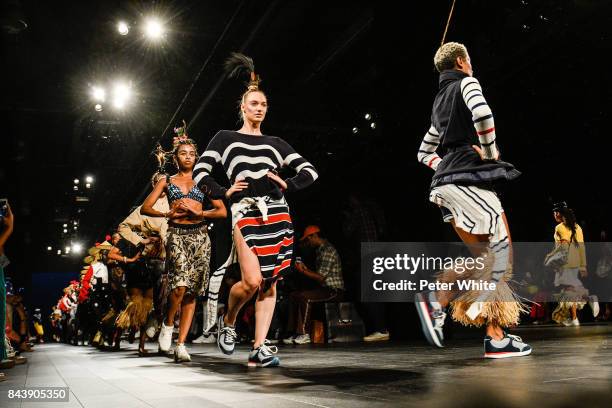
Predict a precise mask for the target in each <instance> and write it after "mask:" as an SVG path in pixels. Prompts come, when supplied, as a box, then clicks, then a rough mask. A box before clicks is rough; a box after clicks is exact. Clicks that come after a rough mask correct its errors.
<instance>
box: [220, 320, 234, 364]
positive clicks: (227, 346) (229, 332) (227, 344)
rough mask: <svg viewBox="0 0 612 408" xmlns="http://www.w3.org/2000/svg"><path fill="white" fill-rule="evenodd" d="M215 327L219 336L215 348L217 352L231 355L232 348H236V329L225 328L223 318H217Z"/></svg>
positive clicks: (231, 327)
mask: <svg viewBox="0 0 612 408" xmlns="http://www.w3.org/2000/svg"><path fill="white" fill-rule="evenodd" d="M217 327H218V328H219V335H218V336H217V346H218V347H219V350H221V352H222V353H223V354H227V355H230V354H233V353H234V348H235V347H236V338H237V337H238V335H237V334H236V329H235V328H234V327H233V326H226V325H225V322H224V321H223V316H220V317H219V322H218V323H217Z"/></svg>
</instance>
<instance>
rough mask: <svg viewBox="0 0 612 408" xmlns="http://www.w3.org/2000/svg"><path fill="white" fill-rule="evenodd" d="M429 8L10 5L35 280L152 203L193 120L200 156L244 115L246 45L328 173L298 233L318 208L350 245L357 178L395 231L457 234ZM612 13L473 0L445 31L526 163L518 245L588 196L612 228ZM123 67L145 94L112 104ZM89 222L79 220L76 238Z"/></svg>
mask: <svg viewBox="0 0 612 408" xmlns="http://www.w3.org/2000/svg"><path fill="white" fill-rule="evenodd" d="M420 3H423V4H420ZM420 3H414V2H388V4H387V3H384V2H365V1H363V2H362V1H248V0H244V1H236V0H225V1H167V2H153V1H142V2H125V1H87V2H77V1H63V2H38V1H27V0H22V1H18V0H3V1H2V8H3V13H2V15H3V17H2V27H3V31H2V45H3V50H2V55H3V59H2V60H3V61H4V64H3V65H4V68H5V70H4V72H5V74H3V75H4V80H3V81H2V96H1V102H0V110H1V113H2V118H3V122H4V123H5V124H6V125H5V129H4V135H3V136H1V138H0V140H1V150H0V154H1V156H0V158H1V160H2V162H1V166H0V195H2V196H4V195H6V196H7V197H8V198H9V199H10V201H11V202H12V203H13V206H14V207H15V210H16V214H17V225H18V227H17V231H16V234H15V238H14V239H13V240H12V242H11V243H10V247H11V249H12V250H13V254H14V255H13V258H14V264H15V265H16V269H20V270H23V276H24V277H25V276H28V275H29V274H30V273H32V272H37V271H46V270H50V271H64V270H66V271H69V270H70V271H73V270H78V269H79V268H80V260H79V259H80V257H76V256H57V255H56V249H58V248H60V249H61V248H62V247H64V246H65V245H66V244H67V243H68V242H70V241H71V240H72V241H74V242H77V241H78V242H82V243H83V244H85V245H86V246H89V245H91V244H93V243H94V242H96V241H100V240H102V239H103V238H104V235H105V234H106V233H108V232H110V231H111V230H112V229H113V228H114V227H115V226H116V225H117V223H118V222H119V221H120V220H121V219H122V218H123V217H124V216H126V215H127V214H128V212H129V210H130V208H132V206H134V205H137V204H139V203H140V202H141V201H142V199H143V198H144V195H145V194H146V192H147V185H148V184H147V180H148V179H149V177H150V176H151V174H152V173H153V171H154V170H155V167H156V165H155V162H154V159H153V157H152V156H151V154H150V153H151V151H152V150H153V148H154V146H155V144H156V143H157V142H158V141H159V142H161V143H162V144H164V145H165V146H166V147H168V145H169V143H170V140H171V128H172V127H173V126H174V125H175V124H177V123H179V121H180V120H182V119H185V120H187V121H188V123H189V131H190V135H191V136H192V137H193V138H194V139H195V140H196V141H197V142H198V143H199V145H200V150H202V149H203V148H204V147H205V145H206V143H207V142H208V140H210V138H211V137H212V136H213V135H214V134H215V132H216V131H217V130H219V129H227V128H235V127H236V126H237V115H236V109H235V108H236V100H237V99H238V97H239V95H240V93H241V90H242V86H243V85H242V83H241V81H236V80H227V79H225V77H224V74H223V70H222V63H223V60H224V59H225V58H226V57H227V56H228V55H229V53H230V52H231V51H243V52H245V53H246V54H248V55H250V56H252V57H253V59H254V61H255V65H256V68H257V70H258V72H259V73H260V75H261V77H262V78H263V80H264V82H263V87H264V88H265V90H266V92H267V94H268V98H269V101H270V105H271V109H270V112H269V115H268V118H267V120H266V123H265V128H264V131H265V132H266V133H268V134H274V135H278V136H281V137H283V138H285V139H286V140H287V141H289V142H290V143H291V144H292V145H293V146H294V147H295V148H296V150H298V151H300V152H301V153H302V154H303V155H304V156H305V157H307V158H309V159H310V160H311V161H312V162H313V163H314V164H315V165H316V166H317V167H318V168H319V170H320V173H321V176H322V177H321V179H320V181H319V182H318V184H317V185H316V186H315V187H313V188H311V189H310V190H309V191H306V192H304V193H300V194H298V195H297V196H295V197H294V198H292V200H293V202H292V207H293V211H294V218H295V220H296V225H297V226H298V228H299V227H301V226H303V225H304V224H305V223H307V222H311V221H317V222H320V223H322V224H323V225H324V226H325V227H326V229H327V230H329V231H332V232H331V235H332V236H334V234H335V235H336V236H337V237H338V239H339V237H340V234H339V232H338V231H340V230H341V228H340V226H339V225H338V221H337V220H338V213H339V211H340V210H341V208H342V205H343V201H344V199H345V197H346V195H347V193H348V192H349V191H359V192H361V193H363V194H364V195H366V196H368V197H369V198H371V199H374V200H377V201H378V202H380V204H381V205H383V207H384V208H385V210H386V215H387V218H388V219H389V220H391V221H393V222H390V233H389V238H390V239H392V240H397V241H407V240H411V241H423V240H436V239H441V238H440V231H442V230H443V229H445V226H444V225H441V223H440V222H439V216H438V214H437V213H436V210H435V208H432V206H430V205H429V204H428V203H427V198H426V197H427V194H426V193H427V186H428V183H429V177H430V174H429V173H428V172H427V169H426V168H421V167H422V166H420V165H419V164H418V163H417V162H416V150H417V148H418V144H419V142H420V139H421V137H422V134H423V133H424V131H425V130H426V129H427V127H428V125H429V123H428V118H429V114H430V109H431V101H432V98H433V95H434V94H435V90H436V82H437V75H436V74H435V72H434V70H433V67H432V63H431V60H432V55H433V53H434V52H435V49H436V47H437V46H438V45H439V42H440V38H441V35H442V31H443V28H444V24H445V22H446V17H447V14H448V10H449V6H450V3H451V2H450V1H431V2H420ZM407 5H408V7H407ZM150 14H154V15H157V16H158V17H159V18H160V19H161V20H162V21H164V22H165V24H166V26H167V27H168V34H167V37H166V39H165V40H164V41H163V42H162V43H161V44H155V43H151V42H150V41H147V40H146V39H144V38H143V37H142V34H141V33H140V28H141V27H140V26H141V24H142V21H143V18H144V17H146V16H148V15H150ZM610 16H612V7H611V6H610V2H598V1H586V0H582V1H578V0H560V1H552V0H550V1H531V0H529V1H527V0H516V1H514V0H513V1H506V2H503V5H502V4H500V2H491V1H484V0H482V1H478V0H458V1H457V6H456V9H455V14H454V17H453V20H452V22H451V26H450V29H449V33H448V37H447V40H455V41H460V42H464V43H465V44H466V45H467V46H468V49H469V50H470V53H471V56H472V61H473V63H474V67H475V71H476V72H475V75H476V76H477V77H478V78H479V79H480V81H481V83H483V86H484V90H485V95H486V96H487V99H488V100H489V102H490V104H491V106H492V107H493V109H494V112H495V115H496V127H497V128H498V137H499V143H500V145H501V149H502V151H503V154H504V158H505V159H506V160H508V161H511V162H513V163H514V164H516V165H517V167H518V168H519V169H521V170H522V171H523V173H524V176H523V178H522V180H521V181H520V182H517V183H516V185H514V186H510V187H508V189H507V190H506V191H502V193H504V200H505V201H504V202H505V206H506V209H507V211H508V212H509V214H510V217H511V224H512V225H513V227H512V229H513V232H514V233H515V236H517V237H518V239H520V240H523V241H540V240H548V239H549V238H550V235H551V233H550V231H551V220H550V212H549V201H550V200H551V199H559V198H564V199H567V200H568V201H570V203H571V204H572V205H573V206H574V207H576V209H577V211H578V212H579V216H582V217H583V218H584V222H585V223H586V224H587V225H589V226H590V232H591V236H595V235H596V234H599V230H600V229H602V228H609V221H608V220H607V218H609V217H607V214H606V210H607V208H608V207H609V206H608V205H607V204H604V200H603V194H604V193H603V192H602V191H601V189H599V188H596V187H595V188H594V186H601V185H603V184H609V183H608V182H607V177H606V176H607V175H608V174H609V170H608V166H609V165H608V162H607V161H606V160H605V155H606V153H605V150H603V149H602V147H603V146H606V148H607V146H608V145H609V142H607V138H608V137H609V131H608V126H607V123H608V122H609V119H610V118H609V99H610V98H609V97H610V85H609V81H608V80H607V79H605V80H604V79H603V78H602V77H603V76H605V73H604V72H601V71H605V69H606V68H607V65H605V64H604V62H603V61H605V60H607V57H608V56H609V54H610V51H611V50H610V44H611V41H610V29H609V27H610V26H611V24H610V23H611V21H610ZM119 19H122V20H125V21H127V22H128V23H129V24H130V26H131V31H130V33H129V34H128V35H127V36H121V35H119V34H118V33H117V31H116V28H115V25H116V23H117V21H118V20H119ZM22 22H25V24H27V27H24V24H23V23H22ZM117 78H119V79H124V80H126V81H131V83H132V84H133V87H134V89H135V90H136V91H137V96H136V97H135V98H134V100H133V103H132V105H131V106H130V107H129V109H126V111H125V112H124V113H117V112H115V111H113V110H112V109H111V108H110V107H109V108H105V109H104V110H103V111H102V112H96V111H95V110H94V109H93V105H94V102H92V101H91V98H90V95H89V92H90V86H91V85H94V84H103V85H104V84H107V83H109V81H112V80H115V79H117ZM366 112H370V113H372V114H373V115H374V120H375V121H377V127H376V129H375V130H372V129H369V127H368V125H369V123H368V122H367V121H365V119H364V118H363V115H364V114H365V113H366ZM354 127H357V128H359V132H358V133H357V134H354V133H353V132H352V129H353V128H354ZM85 175H91V176H93V177H94V179H95V181H94V183H93V185H92V188H91V189H85V188H83V178H84V176H85ZM74 178H79V179H81V182H80V185H79V191H74V190H73V186H74V184H73V179H74ZM83 200H87V201H83ZM400 214H401V215H400ZM512 220H515V221H514V222H512ZM74 221H76V222H78V228H77V231H74V230H73V229H70V227H69V233H67V234H64V233H63V231H62V230H63V224H64V223H66V224H70V225H74V224H73V223H74ZM515 239H516V237H515ZM47 246H51V247H52V248H53V251H51V252H48V251H47ZM24 279H25V278H24Z"/></svg>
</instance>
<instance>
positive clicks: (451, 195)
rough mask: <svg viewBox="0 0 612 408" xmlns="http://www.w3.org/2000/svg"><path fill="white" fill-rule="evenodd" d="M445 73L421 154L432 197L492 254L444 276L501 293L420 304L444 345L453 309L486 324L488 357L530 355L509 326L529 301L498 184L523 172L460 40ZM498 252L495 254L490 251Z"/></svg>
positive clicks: (444, 60) (470, 240)
mask: <svg viewBox="0 0 612 408" xmlns="http://www.w3.org/2000/svg"><path fill="white" fill-rule="evenodd" d="M434 63H435V65H436V69H437V70H438V72H440V90H439V91H438V94H437V95H436V98H435V101H434V105H433V109H432V115H431V126H430V128H429V130H428V131H427V133H426V134H425V137H424V138H423V141H422V142H421V146H420V148H419V152H418V155H417V158H418V160H419V161H420V162H421V163H423V164H425V165H426V166H428V167H430V168H431V169H433V170H435V174H434V176H433V180H432V184H431V187H432V188H431V192H430V197H429V198H430V201H432V202H433V203H435V204H437V205H438V206H439V207H440V209H441V210H442V215H443V219H444V221H445V222H449V223H451V225H452V226H453V228H454V229H455V231H456V232H457V234H458V235H459V237H460V238H461V240H462V241H463V242H464V243H466V244H467V245H468V247H469V249H470V250H471V252H472V254H473V256H474V257H477V256H488V258H487V259H492V261H490V263H489V265H488V267H487V269H486V271H472V272H471V273H463V274H462V275H461V276H459V275H458V274H457V273H455V272H454V271H444V272H443V273H442V274H441V275H440V276H439V278H438V279H439V280H440V281H445V282H453V281H455V280H457V279H474V280H478V279H482V278H484V279H486V280H488V281H489V282H493V283H495V284H496V287H497V289H496V290H495V291H494V292H493V293H482V292H477V291H470V292H465V293H462V294H458V293H456V292H450V291H438V292H429V293H421V294H418V295H417V299H416V307H417V311H418V312H419V316H420V318H421V323H422V328H423V332H424V333H425V336H426V337H427V339H428V341H429V342H430V343H431V344H432V345H435V346H438V347H443V337H444V336H443V332H442V327H443V324H444V319H445V316H446V313H445V309H446V306H447V305H449V304H450V305H451V306H452V309H453V318H454V319H455V320H457V321H459V322H460V323H462V324H465V325H468V326H469V325H475V326H482V325H486V336H485V341H484V346H485V354H484V355H485V357H487V358H503V357H512V356H524V355H527V354H530V353H531V347H530V346H529V345H527V344H525V343H524V342H522V340H521V339H520V338H519V337H517V336H513V335H510V334H508V333H506V332H505V331H504V329H503V328H504V327H508V326H513V325H516V324H517V323H518V320H519V314H520V312H521V311H523V306H522V304H521V303H520V302H518V301H517V298H516V297H515V295H514V293H513V292H512V290H511V289H510V287H509V286H508V283H507V282H508V280H509V279H510V277H511V262H512V258H511V257H512V252H511V245H512V240H511V237H510V230H509V228H508V221H507V219H506V214H505V213H504V210H503V208H502V205H501V203H500V201H499V199H498V197H497V195H496V194H495V192H494V191H493V190H492V186H493V185H494V184H495V183H496V182H499V181H501V180H512V179H515V178H516V177H518V176H519V175H520V172H518V171H517V170H516V169H515V168H514V166H512V164H510V163H506V162H502V161H501V160H499V150H498V148H497V144H496V134H495V123H494V120H493V113H492V112H491V108H490V107H489V105H488V104H487V101H486V100H485V98H484V95H483V91H482V88H481V86H480V83H479V82H478V80H477V79H476V78H474V77H473V76H472V75H473V71H472V65H471V61H470V57H469V55H468V53H467V49H466V48H465V46H463V45H462V44H459V43H446V44H444V45H442V46H441V47H440V48H439V49H438V51H437V52H436V55H435V57H434ZM489 255H491V256H489Z"/></svg>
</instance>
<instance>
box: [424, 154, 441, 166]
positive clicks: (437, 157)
mask: <svg viewBox="0 0 612 408" xmlns="http://www.w3.org/2000/svg"><path fill="white" fill-rule="evenodd" d="M439 158H440V157H439V156H436V157H434V158H433V159H431V160H430V161H429V163H427V165H428V166H429V167H431V163H433V162H434V160H437V159H439Z"/></svg>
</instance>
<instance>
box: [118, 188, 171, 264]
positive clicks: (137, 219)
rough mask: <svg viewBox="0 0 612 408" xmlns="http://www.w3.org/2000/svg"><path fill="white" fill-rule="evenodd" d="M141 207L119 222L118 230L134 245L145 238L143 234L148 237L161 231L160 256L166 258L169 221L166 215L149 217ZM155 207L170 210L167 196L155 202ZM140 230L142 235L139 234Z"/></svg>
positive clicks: (162, 210) (164, 210) (160, 209)
mask: <svg viewBox="0 0 612 408" xmlns="http://www.w3.org/2000/svg"><path fill="white" fill-rule="evenodd" d="M140 207H142V206H138V207H136V209H135V210H134V211H132V213H131V214H130V215H128V217H127V218H126V219H125V220H123V221H122V222H121V224H119V229H118V232H119V234H120V235H121V236H122V237H123V238H125V239H126V240H128V241H129V242H131V243H132V244H134V245H138V244H140V243H141V242H142V241H143V240H144V238H143V236H142V235H144V236H145V237H148V236H150V235H151V234H152V233H153V232H156V233H159V236H160V238H161V240H162V245H161V250H162V254H161V256H160V258H162V259H164V258H165V257H166V254H165V249H164V247H165V243H166V236H167V233H168V221H167V220H166V219H165V218H164V217H148V216H146V215H142V214H140ZM153 209H155V210H157V211H159V212H163V213H165V212H168V211H169V210H170V207H169V205H168V199H167V198H166V197H165V196H164V197H161V198H159V199H158V200H157V201H156V202H155V204H153ZM139 232H140V234H142V235H140V234H138V233H139Z"/></svg>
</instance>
